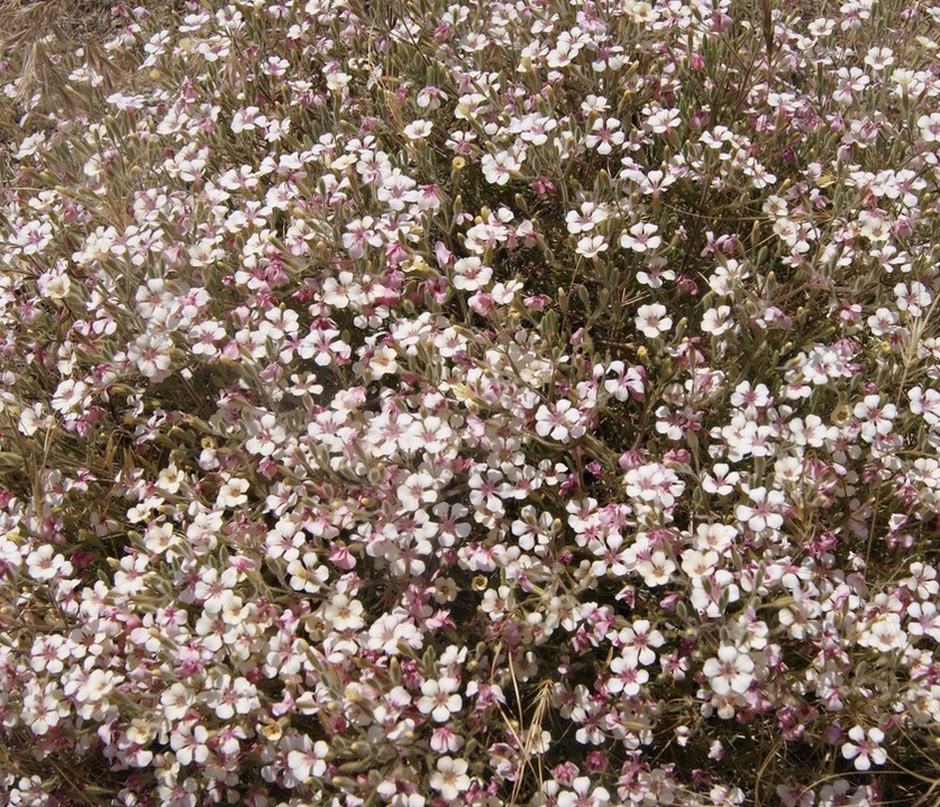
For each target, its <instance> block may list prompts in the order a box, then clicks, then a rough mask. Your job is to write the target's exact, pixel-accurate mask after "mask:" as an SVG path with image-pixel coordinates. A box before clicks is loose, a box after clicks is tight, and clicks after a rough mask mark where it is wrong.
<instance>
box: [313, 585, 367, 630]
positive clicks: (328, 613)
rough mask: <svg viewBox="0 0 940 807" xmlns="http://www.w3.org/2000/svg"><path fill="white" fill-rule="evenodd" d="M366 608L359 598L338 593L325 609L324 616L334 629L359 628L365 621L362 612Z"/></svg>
mask: <svg viewBox="0 0 940 807" xmlns="http://www.w3.org/2000/svg"><path fill="white" fill-rule="evenodd" d="M363 611H365V609H364V608H363V606H362V603H361V602H359V600H350V599H349V597H348V596H347V595H345V594H337V595H336V596H335V597H334V598H333V599H332V600H330V602H329V604H328V605H327V606H326V607H325V608H324V609H323V618H324V619H325V620H326V621H327V622H329V623H330V624H331V625H332V627H333V630H337V631H344V630H359V629H360V628H361V627H362V626H363V625H365V622H364V621H363V619H362V613H363Z"/></svg>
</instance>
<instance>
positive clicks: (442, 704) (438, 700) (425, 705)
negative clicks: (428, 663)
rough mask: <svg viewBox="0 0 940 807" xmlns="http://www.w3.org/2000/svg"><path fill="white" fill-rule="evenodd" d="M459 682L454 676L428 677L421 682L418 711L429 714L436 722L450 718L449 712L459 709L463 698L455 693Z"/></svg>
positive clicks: (458, 687)
mask: <svg viewBox="0 0 940 807" xmlns="http://www.w3.org/2000/svg"><path fill="white" fill-rule="evenodd" d="M459 689H460V682H459V681H457V679H456V678H449V677H444V678H441V679H440V680H439V681H435V680H433V679H430V680H428V681H425V682H424V683H423V684H421V692H422V693H423V694H422V696H421V697H420V698H419V699H418V711H419V712H421V714H423V715H426V714H430V715H431V717H432V718H433V719H434V720H435V721H436V722H438V723H444V722H445V721H447V720H449V719H450V716H451V713H453V712H458V711H460V708H461V706H463V699H462V698H461V697H460V695H458V694H456V693H457V691H458V690H459Z"/></svg>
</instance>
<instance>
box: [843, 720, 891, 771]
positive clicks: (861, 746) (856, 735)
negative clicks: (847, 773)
mask: <svg viewBox="0 0 940 807" xmlns="http://www.w3.org/2000/svg"><path fill="white" fill-rule="evenodd" d="M849 737H850V738H851V739H852V740H854V742H847V743H845V744H844V745H843V746H842V756H843V757H845V758H846V759H854V760H855V770H857V771H867V770H868V769H869V768H871V764H872V763H873V762H874V763H875V764H876V765H884V764H885V762H887V761H888V752H887V751H885V750H884V748H881V743H882V742H884V738H885V733H884V732H883V731H882V730H881V729H879V728H871V729H869V730H868V736H867V737H866V735H865V729H863V728H862V727H861V726H853V727H852V728H851V729H849Z"/></svg>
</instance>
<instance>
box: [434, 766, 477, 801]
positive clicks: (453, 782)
mask: <svg viewBox="0 0 940 807" xmlns="http://www.w3.org/2000/svg"><path fill="white" fill-rule="evenodd" d="M469 767H470V766H469V765H468V764H467V761H466V760H465V759H454V758H453V757H450V756H444V757H441V758H440V759H438V761H437V770H436V771H435V772H434V773H432V774H431V787H433V788H434V789H435V790H436V791H438V792H439V793H440V794H441V797H442V798H444V799H446V800H447V801H451V802H452V801H455V800H456V799H458V798H459V797H460V794H461V793H463V792H465V791H467V790H469V789H470V777H469V776H467V769H468V768H469Z"/></svg>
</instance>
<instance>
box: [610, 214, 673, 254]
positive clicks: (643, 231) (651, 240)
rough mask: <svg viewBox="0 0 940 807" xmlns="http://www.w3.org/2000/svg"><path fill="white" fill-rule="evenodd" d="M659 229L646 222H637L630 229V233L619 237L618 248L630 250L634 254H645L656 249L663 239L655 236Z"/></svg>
mask: <svg viewBox="0 0 940 807" xmlns="http://www.w3.org/2000/svg"><path fill="white" fill-rule="evenodd" d="M657 232H659V227H658V226H657V225H655V224H652V223H650V222H648V221H638V222H637V223H636V224H634V225H633V226H632V227H631V228H630V232H624V233H623V234H622V235H621V236H620V246H622V247H623V248H624V249H632V250H633V251H634V252H647V251H648V250H654V249H656V248H658V247H659V246H660V245H661V244H662V243H663V239H662V238H661V237H660V236H658V235H656V233H657Z"/></svg>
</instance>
